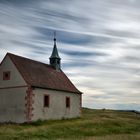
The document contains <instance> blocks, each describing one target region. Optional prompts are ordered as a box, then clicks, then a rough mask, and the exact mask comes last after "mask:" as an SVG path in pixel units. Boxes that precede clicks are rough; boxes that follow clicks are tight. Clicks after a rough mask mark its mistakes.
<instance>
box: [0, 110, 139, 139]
mask: <svg viewBox="0 0 140 140" xmlns="http://www.w3.org/2000/svg"><path fill="white" fill-rule="evenodd" d="M47 139H53V140H65V139H66V140H80V139H82V140H92V139H93V140H140V114H136V113H135V112H127V111H113V110H95V109H86V108H83V109H82V116H81V118H76V119H66V120H57V121H56V120H55V121H37V122H34V123H31V124H0V140H47Z"/></svg>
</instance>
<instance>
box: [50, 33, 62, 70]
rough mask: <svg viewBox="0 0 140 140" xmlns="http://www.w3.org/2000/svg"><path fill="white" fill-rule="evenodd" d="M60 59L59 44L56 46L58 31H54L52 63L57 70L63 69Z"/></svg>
mask: <svg viewBox="0 0 140 140" xmlns="http://www.w3.org/2000/svg"><path fill="white" fill-rule="evenodd" d="M60 60H61V58H60V57H59V54H58V50H57V46H56V33H55V32H54V46H53V51H52V54H51V57H50V65H51V66H52V67H53V68H55V69H56V70H60V69H61V64H60Z"/></svg>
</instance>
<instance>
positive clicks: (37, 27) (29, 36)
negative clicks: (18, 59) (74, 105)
mask: <svg viewBox="0 0 140 140" xmlns="http://www.w3.org/2000/svg"><path fill="white" fill-rule="evenodd" d="M54 31H56V34H57V47H58V50H59V55H60V57H61V59H62V69H63V71H64V72H65V73H66V74H67V76H68V77H69V78H70V79H71V80H72V82H73V83H74V84H75V85H76V86H77V88H78V89H79V90H81V91H82V92H83V93H84V95H83V106H84V107H90V108H110V109H136V110H140V0H24V1H23V0H0V61H1V60H2V59H3V57H4V55H5V54H6V53H7V52H11V53H14V54H18V55H22V56H25V57H28V58H31V59H35V60H37V61H41V62H44V63H49V61H48V58H49V56H50V55H51V51H52V47H53V32H54Z"/></svg>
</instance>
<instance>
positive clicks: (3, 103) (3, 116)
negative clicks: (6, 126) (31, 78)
mask: <svg viewBox="0 0 140 140" xmlns="http://www.w3.org/2000/svg"><path fill="white" fill-rule="evenodd" d="M26 90H27V88H25V87H24V88H18V89H15V88H14V89H1V90H0V122H15V123H23V122H25V121H26V115H25V102H26V101H25V96H26Z"/></svg>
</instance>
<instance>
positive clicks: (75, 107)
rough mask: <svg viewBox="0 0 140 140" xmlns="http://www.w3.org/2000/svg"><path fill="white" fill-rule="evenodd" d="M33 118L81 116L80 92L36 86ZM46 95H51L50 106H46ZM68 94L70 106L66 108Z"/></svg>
mask: <svg viewBox="0 0 140 140" xmlns="http://www.w3.org/2000/svg"><path fill="white" fill-rule="evenodd" d="M33 93H34V94H35V96H34V105H33V106H34V110H33V118H32V119H33V120H38V119H42V120H44V119H62V118H73V117H79V116H80V94H76V93H69V92H64V91H56V90H45V89H40V88H35V90H33ZM44 95H49V97H50V104H49V107H44ZM66 96H67V97H70V102H71V103H70V108H66V101H65V99H66Z"/></svg>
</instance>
